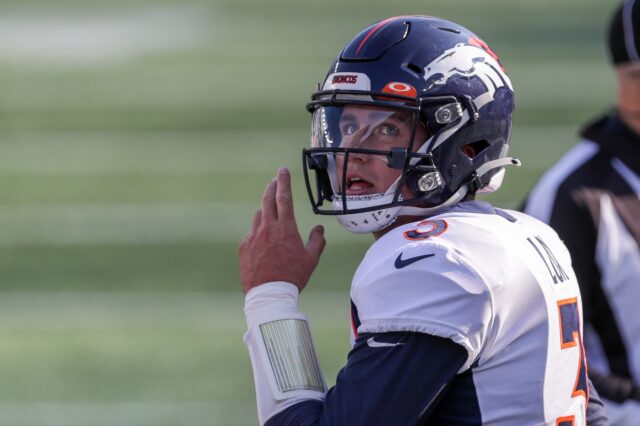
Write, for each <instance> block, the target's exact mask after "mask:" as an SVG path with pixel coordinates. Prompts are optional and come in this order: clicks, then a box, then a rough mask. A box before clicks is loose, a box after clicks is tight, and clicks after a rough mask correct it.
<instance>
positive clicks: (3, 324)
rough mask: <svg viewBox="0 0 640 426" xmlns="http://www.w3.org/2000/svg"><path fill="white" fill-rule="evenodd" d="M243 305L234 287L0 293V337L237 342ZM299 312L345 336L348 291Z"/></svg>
mask: <svg viewBox="0 0 640 426" xmlns="http://www.w3.org/2000/svg"><path fill="white" fill-rule="evenodd" d="M243 304H244V296H243V294H242V290H241V289H240V285H239V284H238V291H237V292H215V293H214V292H175V293H165V292H161V293H158V292H4V293H2V296H1V297H0V337H2V333H10V332H14V331H38V332H41V331H52V332H56V331H77V332H84V331H96V330H101V331H118V330H148V331H157V330H161V331H171V330H185V331H189V330H191V331H202V332H207V333H209V332H216V331H218V332H221V331H225V332H232V333H236V334H237V335H238V336H240V335H241V334H242V333H243V332H244V331H245V329H246V324H245V319H244V314H243ZM300 309H301V310H302V311H303V312H305V314H307V315H308V316H309V318H310V319H311V322H312V328H313V329H314V330H316V329H318V330H322V329H335V328H340V329H342V328H345V330H346V327H347V324H348V318H349V316H348V314H349V294H348V289H347V288H345V291H344V292H324V291H315V292H314V291H312V290H311V289H309V290H307V291H306V292H305V297H304V298H302V299H301V301H300ZM336 311H339V312H336ZM327 312H332V314H331V315H327ZM0 424H2V423H1V422H0Z"/></svg>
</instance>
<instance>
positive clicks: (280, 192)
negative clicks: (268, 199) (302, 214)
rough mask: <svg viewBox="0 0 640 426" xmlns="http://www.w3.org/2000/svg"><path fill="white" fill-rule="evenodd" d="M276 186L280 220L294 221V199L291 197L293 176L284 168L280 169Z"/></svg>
mask: <svg viewBox="0 0 640 426" xmlns="http://www.w3.org/2000/svg"><path fill="white" fill-rule="evenodd" d="M276 179H277V183H278V184H277V185H276V206H277V208H278V219H280V220H291V219H294V217H295V216H294V213H293V197H292V195H291V175H290V174H289V170H287V169H286V168H284V167H281V168H280V169H278V176H277V178H276Z"/></svg>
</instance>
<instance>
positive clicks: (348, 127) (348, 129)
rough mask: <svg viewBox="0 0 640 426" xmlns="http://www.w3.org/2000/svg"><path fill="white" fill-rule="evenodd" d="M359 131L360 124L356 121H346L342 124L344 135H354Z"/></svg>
mask: <svg viewBox="0 0 640 426" xmlns="http://www.w3.org/2000/svg"><path fill="white" fill-rule="evenodd" d="M357 132H358V126H356V125H355V124H354V123H345V124H343V125H342V134H343V135H353V134H355V133H357Z"/></svg>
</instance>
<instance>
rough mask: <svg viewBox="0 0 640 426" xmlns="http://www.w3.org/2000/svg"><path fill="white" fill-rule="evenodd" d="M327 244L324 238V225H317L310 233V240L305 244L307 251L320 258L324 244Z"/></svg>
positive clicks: (315, 257)
mask: <svg viewBox="0 0 640 426" xmlns="http://www.w3.org/2000/svg"><path fill="white" fill-rule="evenodd" d="M326 244H327V242H326V240H325V239H324V227H323V226H322V225H316V226H315V227H314V228H313V229H312V230H311V232H310V233H309V241H308V242H307V245H306V246H305V249H306V250H307V253H309V254H310V255H312V256H313V257H314V259H316V260H317V259H319V258H320V255H321V254H322V251H323V250H324V246H325V245H326Z"/></svg>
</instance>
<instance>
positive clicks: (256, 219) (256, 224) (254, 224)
mask: <svg viewBox="0 0 640 426" xmlns="http://www.w3.org/2000/svg"><path fill="white" fill-rule="evenodd" d="M260 222H262V210H258V211H257V212H255V213H254V214H253V221H252V222H251V231H252V232H255V231H256V230H257V229H258V227H259V226H260Z"/></svg>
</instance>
